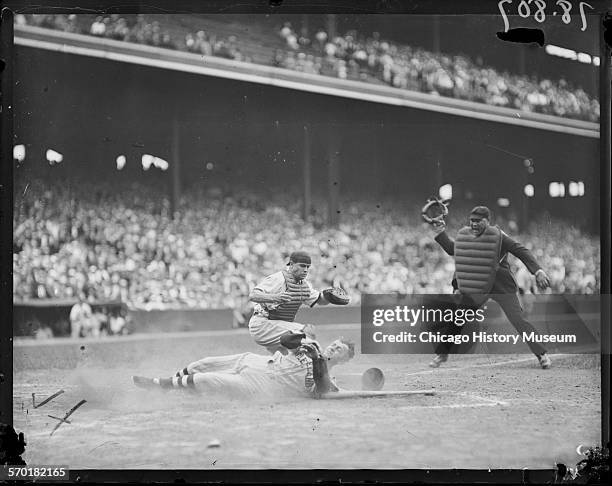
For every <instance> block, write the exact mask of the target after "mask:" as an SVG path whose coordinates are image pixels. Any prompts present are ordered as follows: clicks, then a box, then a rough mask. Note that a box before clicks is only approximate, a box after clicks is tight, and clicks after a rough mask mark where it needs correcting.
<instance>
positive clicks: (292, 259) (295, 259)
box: [289, 251, 312, 265]
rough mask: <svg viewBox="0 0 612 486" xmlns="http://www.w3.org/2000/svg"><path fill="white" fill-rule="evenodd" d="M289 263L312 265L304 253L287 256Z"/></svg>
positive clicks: (297, 252)
mask: <svg viewBox="0 0 612 486" xmlns="http://www.w3.org/2000/svg"><path fill="white" fill-rule="evenodd" d="M289 263H306V264H308V265H312V261H311V259H310V255H309V254H308V253H306V252H305V251H294V252H293V253H292V254H291V255H289Z"/></svg>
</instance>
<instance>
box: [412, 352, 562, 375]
mask: <svg viewBox="0 0 612 486" xmlns="http://www.w3.org/2000/svg"><path fill="white" fill-rule="evenodd" d="M562 356H571V354H568V353H559V354H551V355H550V357H551V358H560V357H562ZM535 360H536V358H535V357H534V356H530V357H528V358H520V359H510V360H507V361H498V362H496V363H482V364H473V365H466V366H461V367H454V368H445V367H444V366H443V367H441V368H436V369H432V370H421V371H415V372H413V373H402V376H413V375H427V374H429V373H440V372H441V371H461V370H466V369H470V368H491V367H493V366H503V365H507V364H513V363H526V362H528V361H535ZM553 366H554V363H553Z"/></svg>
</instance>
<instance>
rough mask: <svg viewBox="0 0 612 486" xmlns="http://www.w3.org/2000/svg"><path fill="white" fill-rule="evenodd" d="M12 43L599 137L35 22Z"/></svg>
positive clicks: (449, 101)
mask: <svg viewBox="0 0 612 486" xmlns="http://www.w3.org/2000/svg"><path fill="white" fill-rule="evenodd" d="M15 44H16V45H20V46H26V47H32V48H38V49H46V50H50V51H55V52H62V53H66V54H75V55H81V56H89V57H96V58H102V59H107V60H112V61H117V62H126V63H131V64H137V65H143V66H149V67H156V68H160V69H167V70H174V71H182V72H187V73H193V74H200V75H205V76H213V77H219V78H225V79H232V80H237V81H243V82H248V83H256V84H264V85H269V86H276V87H281V88H287V89H294V90H299V91H305V92H311V93H318V94H324V95H328V96H336V97H342V98H350V99H355V100H360V101H368V102H372V103H380V104H386V105H393V106H400V107H401V106H405V107H409V108H414V109H420V110H427V111H433V112H438V113H444V114H450V115H455V116H463V117H468V118H472V119H478V120H484V121H491V122H497V123H504V124H509V125H516V126H521V127H527V128H536V129H540V130H548V131H553V132H559V133H566V134H569V135H578V136H582V137H589V138H599V124H597V123H593V122H586V121H582V120H575V119H570V118H562V117H556V116H551V115H543V114H539V113H529V112H524V111H519V110H515V109H510V108H503V107H496V106H491V105H487V104H484V103H475V102H471V101H465V100H458V99H454V98H447V97H441V96H434V95H430V94H426V93H420V92H415V91H409V90H404V89H399V88H393V87H389V86H378V85H373V84H367V83H362V82H358V81H350V80H342V79H337V78H332V77H326V76H321V75H313V74H306V73H299V72H295V71H290V70H287V69H281V68H275V67H271V66H264V65H259V64H252V63H244V62H238V61H233V60H227V59H222V58H218V57H210V56H200V55H197V54H192V53H187V52H180V51H174V50H169V49H162V48H158V47H151V46H146V45H140V44H133V43H128V42H123V41H115V40H110V39H100V38H97V37H93V36H87V35H81V34H71V33H67V32H60V31H54V30H50V29H44V28H40V27H32V26H21V25H16V26H15Z"/></svg>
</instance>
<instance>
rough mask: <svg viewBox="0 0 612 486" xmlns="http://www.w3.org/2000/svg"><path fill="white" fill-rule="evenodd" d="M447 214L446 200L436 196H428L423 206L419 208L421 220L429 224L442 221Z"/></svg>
mask: <svg viewBox="0 0 612 486" xmlns="http://www.w3.org/2000/svg"><path fill="white" fill-rule="evenodd" d="M447 214H448V202H445V201H443V200H442V199H438V198H437V197H430V198H429V199H428V200H427V202H426V203H425V206H423V208H422V209H421V216H422V217H423V220H425V222H427V223H429V224H431V225H437V224H441V223H443V222H444V218H446V216H447Z"/></svg>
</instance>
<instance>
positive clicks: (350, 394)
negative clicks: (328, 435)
mask: <svg viewBox="0 0 612 486" xmlns="http://www.w3.org/2000/svg"><path fill="white" fill-rule="evenodd" d="M435 394H436V391H435V390H397V391H395V390H388V391H385V390H381V391H369V390H355V391H352V390H351V391H349V390H342V391H337V392H329V393H323V394H321V398H325V399H339V398H370V397H407V396H411V395H429V396H431V395H435Z"/></svg>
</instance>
